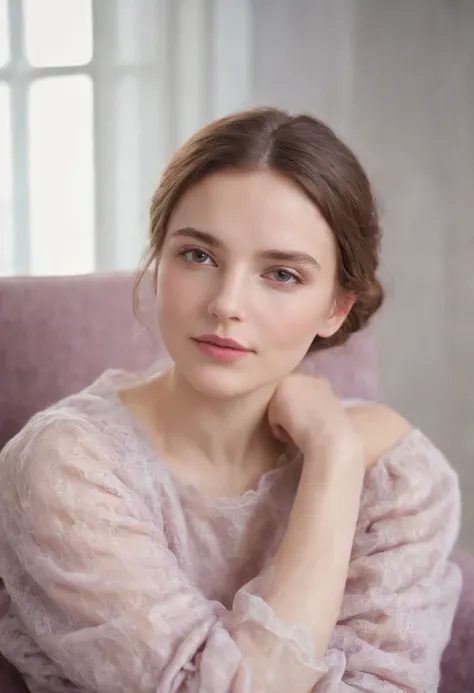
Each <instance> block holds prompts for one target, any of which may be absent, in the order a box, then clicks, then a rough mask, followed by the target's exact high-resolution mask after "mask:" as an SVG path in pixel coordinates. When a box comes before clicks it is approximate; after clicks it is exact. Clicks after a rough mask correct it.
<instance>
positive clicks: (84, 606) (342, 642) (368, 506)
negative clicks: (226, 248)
mask: <svg viewBox="0 0 474 693" xmlns="http://www.w3.org/2000/svg"><path fill="white" fill-rule="evenodd" d="M134 377H138V376H132V375H130V374H125V373H121V372H117V371H113V372H112V371H107V372H106V373H105V374H104V375H103V376H101V377H100V378H99V380H98V381H96V382H95V383H94V384H92V385H91V386H90V387H89V388H86V389H85V390H83V391H82V392H80V393H79V394H77V395H74V396H72V397H69V398H67V399H65V400H63V401H61V402H59V403H58V404H56V405H54V406H53V407H51V408H49V409H47V410H45V411H44V412H41V413H39V414H37V415H36V416H35V417H33V419H31V420H30V422H29V423H28V424H27V426H26V427H25V428H24V429H23V431H21V432H20V433H19V434H18V435H17V436H16V438H15V439H13V440H12V441H10V443H9V444H8V445H7V447H6V448H5V450H4V451H3V452H2V453H1V455H0V576H1V578H2V580H3V588H2V591H1V592H0V651H1V652H2V653H3V654H4V656H6V657H7V658H8V659H9V660H10V661H11V662H12V663H13V664H14V665H15V666H16V667H17V668H18V669H19V670H20V671H21V672H22V673H23V676H24V677H25V680H26V682H27V684H28V686H29V688H30V690H31V691H33V693H66V691H72V690H78V691H84V692H87V693H132V692H133V693H198V692H199V693H260V692H262V693H263V692H265V693H288V692H289V691H291V692H292V693H303V692H310V691H313V692H314V693H323V692H324V693H343V692H345V691H347V692H349V691H369V692H373V693H379V692H380V693H382V692H383V691H387V692H388V693H396V692H399V691H410V692H417V693H418V692H423V693H434V691H436V690H437V686H438V679H439V662H440V658H441V654H442V651H443V649H444V647H445V646H446V644H447V642H448V639H449V635H450V629H451V624H452V620H453V616H454V612H455V608H456V605H457V601H458V599H459V594H460V588H461V577H460V572H459V569H458V568H457V566H455V565H454V564H453V563H451V562H450V561H449V556H450V553H451V551H452V548H453V545H454V543H455V540H456V538H457V533H458V529H459V515H460V508H459V506H460V502H459V488H458V480H457V476H456V474H455V472H454V471H453V470H452V468H451V467H450V466H449V464H448V462H447V461H446V460H445V458H444V457H443V455H442V454H441V452H440V451H439V450H438V449H437V448H436V447H435V446H434V445H433V444H432V443H431V442H430V441H429V440H428V439H427V438H426V437H425V436H424V435H423V434H422V433H421V432H420V431H418V430H412V431H411V432H410V433H408V434H407V436H406V437H405V438H404V439H403V440H402V441H400V442H399V443H398V444H397V445H396V446H395V447H394V448H393V449H392V450H391V451H389V452H388V453H387V454H386V455H384V456H383V457H382V458H381V459H380V460H379V462H378V463H377V465H376V466H375V467H374V468H373V469H372V470H370V471H369V472H368V473H367V475H366V479H365V485H364V490H363V494H362V502H361V509H360V514H359V520H358V526H357V530H356V534H355V539H354V544H353V551H352V557H351V563H350V567H349V573H348V578H347V584H346V590H345V595H344V598H343V602H342V605H341V611H340V616H339V621H338V624H337V626H336V629H335V632H334V636H333V638H332V642H331V643H330V646H329V648H328V650H327V652H326V655H325V657H324V658H321V659H316V658H315V657H314V656H313V652H312V645H311V638H310V637H309V634H308V633H307V632H306V631H305V629H304V628H303V627H301V626H299V625H298V624H288V623H283V622H281V621H279V620H278V618H277V617H276V615H275V614H274V613H273V612H272V610H271V608H270V607H269V606H268V605H267V603H266V602H265V601H264V600H263V599H262V598H261V596H260V594H261V593H262V585H263V584H264V582H265V580H266V579H269V576H271V570H272V557H273V556H274V553H275V551H276V548H277V546H278V543H279V542H280V540H281V538H282V536H283V533H284V531H285V528H286V524H287V521H288V516H289V512H290V510H291V506H292V503H293V500H294V496H295V492H296V488H297V485H298V480H299V473H300V462H299V460H298V459H297V458H292V459H288V460H287V461H285V462H284V463H282V464H281V465H280V466H279V467H278V468H277V469H275V470H272V471H271V472H269V473H267V474H265V475H264V476H263V477H262V478H261V480H260V483H259V485H258V487H257V488H256V489H254V490H250V491H248V492H247V493H245V494H244V495H243V496H240V497H238V498H227V499H222V498H221V499H209V498H204V497H202V496H201V495H200V494H199V493H198V492H197V490H196V489H194V488H193V487H192V486H189V485H186V484H184V483H182V482H180V481H179V480H178V479H177V478H175V477H174V476H173V474H172V473H171V472H170V471H169V469H168V468H167V467H166V466H165V465H164V464H163V463H162V462H161V461H160V460H159V459H158V458H157V456H156V453H155V452H154V451H153V450H152V448H151V446H150V444H149V442H148V440H147V438H146V436H145V434H144V433H143V432H142V431H141V430H140V429H139V428H138V427H137V425H136V424H134V422H133V420H132V418H131V416H130V415H129V414H128V412H127V411H126V409H125V408H124V407H123V405H122V404H121V402H120V400H119V398H118V396H117V394H116V388H117V387H119V386H120V385H123V384H126V383H130V382H133V378H134ZM256 643H257V644H256Z"/></svg>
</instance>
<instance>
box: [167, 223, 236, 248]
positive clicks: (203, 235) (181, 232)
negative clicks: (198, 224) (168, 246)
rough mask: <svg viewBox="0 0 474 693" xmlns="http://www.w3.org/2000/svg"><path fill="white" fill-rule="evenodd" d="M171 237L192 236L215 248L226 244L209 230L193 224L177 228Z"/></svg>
mask: <svg viewBox="0 0 474 693" xmlns="http://www.w3.org/2000/svg"><path fill="white" fill-rule="evenodd" d="M171 238H192V239H194V240H195V241H200V242H201V243H206V245H210V246H212V247H213V248H222V247H224V244H223V243H222V241H220V240H219V239H218V238H216V237H215V236H213V235H212V233H208V232H207V231H200V230H199V229H195V228H193V227H192V226H184V227H183V228H182V229H176V231H173V233H172V234H171Z"/></svg>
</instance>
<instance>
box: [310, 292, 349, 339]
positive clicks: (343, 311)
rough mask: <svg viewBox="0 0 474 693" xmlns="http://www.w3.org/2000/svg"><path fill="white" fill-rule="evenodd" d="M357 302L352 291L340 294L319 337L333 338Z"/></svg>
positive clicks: (320, 330) (319, 331)
mask: <svg viewBox="0 0 474 693" xmlns="http://www.w3.org/2000/svg"><path fill="white" fill-rule="evenodd" d="M355 302H356V295H355V294H354V293H352V292H350V291H347V292H345V293H343V294H340V295H339V296H338V297H337V298H336V299H335V300H334V304H333V306H332V308H331V311H330V313H329V315H328V317H327V318H326V322H325V324H324V325H323V326H322V327H321V328H320V329H319V330H318V335H317V336H318V337H322V338H323V339H327V338H328V337H332V336H333V335H334V334H336V332H337V331H338V329H339V328H340V327H341V326H342V324H343V323H344V321H345V319H346V318H347V316H348V315H349V313H350V312H351V310H352V306H353V305H354V303H355Z"/></svg>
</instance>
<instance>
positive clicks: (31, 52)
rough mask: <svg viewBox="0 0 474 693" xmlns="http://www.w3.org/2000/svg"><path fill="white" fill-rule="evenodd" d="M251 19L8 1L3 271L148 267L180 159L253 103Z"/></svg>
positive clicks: (94, 0) (209, 10)
mask: <svg viewBox="0 0 474 693" xmlns="http://www.w3.org/2000/svg"><path fill="white" fill-rule="evenodd" d="M236 5H238V7H237V6H236ZM249 17H250V0H241V2H240V3H237V4H234V3H227V0H190V1H189V2H188V0H184V1H183V2H178V1H177V0H139V1H138V0H0V275H13V274H39V275H44V274H56V275H57V274H80V273H88V272H93V271H108V270H115V269H132V268H135V267H136V266H137V264H138V261H139V259H140V256H141V255H142V252H143V248H144V245H145V239H146V233H147V217H148V206H149V199H150V196H151V193H152V191H153V189H154V187H155V186H156V184H157V182H158V179H159V175H160V173H161V170H162V169H163V167H164V165H165V163H166V161H167V160H168V158H169V156H170V154H171V153H172V151H173V150H174V149H175V148H176V147H177V146H178V145H179V144H180V143H181V142H182V141H183V139H184V138H185V137H187V136H188V135H189V134H190V133H191V132H192V131H194V130H195V129H196V128H198V127H200V126H201V125H203V124H204V123H205V122H206V121H208V120H209V119H211V118H213V117H215V116H216V115H220V114H221V113H223V112H228V111H229V110H233V109H234V108H239V107H242V106H243V105H244V104H245V103H246V102H247V96H248V94H247V87H248V84H249V79H248V77H249V75H248V74H247V73H246V72H245V69H246V68H248V66H249V63H248V56H249V55H250V48H249V35H250V33H249ZM211 64H212V65H211ZM211 67H212V69H210V68H211Z"/></svg>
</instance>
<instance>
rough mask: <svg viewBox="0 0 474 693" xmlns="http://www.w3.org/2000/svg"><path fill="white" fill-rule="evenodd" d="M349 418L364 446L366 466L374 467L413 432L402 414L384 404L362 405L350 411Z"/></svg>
mask: <svg viewBox="0 0 474 693" xmlns="http://www.w3.org/2000/svg"><path fill="white" fill-rule="evenodd" d="M348 413H349V416H350V418H351V420H352V423H353V424H354V427H355V429H356V431H357V433H358V434H359V436H360V438H361V440H362V443H363V445H364V450H365V455H366V460H367V461H366V466H367V467H371V466H373V465H374V464H375V463H376V462H377V460H379V459H380V458H381V457H382V456H383V455H384V454H385V453H386V452H388V451H389V450H391V449H392V448H393V447H395V446H396V445H397V443H399V442H400V441H401V440H402V439H403V438H404V437H405V436H406V435H407V434H408V433H409V432H410V431H411V430H412V428H413V427H412V426H411V424H410V423H409V422H408V421H407V420H406V419H405V418H404V417H403V416H401V414H399V413H398V412H396V411H395V410H394V409H391V408H390V407H387V406H386V405H384V404H362V405H358V406H355V407H351V409H349V412H348Z"/></svg>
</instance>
